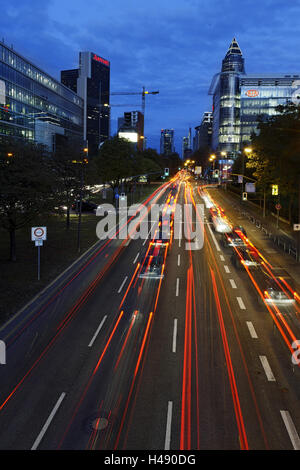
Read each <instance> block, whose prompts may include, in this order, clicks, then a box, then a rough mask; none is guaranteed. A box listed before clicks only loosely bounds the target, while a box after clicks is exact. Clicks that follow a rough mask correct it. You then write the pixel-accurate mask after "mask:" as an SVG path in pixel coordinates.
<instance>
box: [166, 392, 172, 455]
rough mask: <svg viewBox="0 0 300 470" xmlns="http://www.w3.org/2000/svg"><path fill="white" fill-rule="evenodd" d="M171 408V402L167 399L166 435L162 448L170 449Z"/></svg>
mask: <svg viewBox="0 0 300 470" xmlns="http://www.w3.org/2000/svg"><path fill="white" fill-rule="evenodd" d="M172 409H173V402H172V401H169V402H168V413H167V426H166V437H165V449H164V450H170V444H171V424H172Z"/></svg>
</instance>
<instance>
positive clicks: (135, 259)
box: [133, 252, 140, 264]
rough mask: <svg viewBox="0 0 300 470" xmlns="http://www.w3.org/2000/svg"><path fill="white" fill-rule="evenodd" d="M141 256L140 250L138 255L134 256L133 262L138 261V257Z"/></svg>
mask: <svg viewBox="0 0 300 470" xmlns="http://www.w3.org/2000/svg"><path fill="white" fill-rule="evenodd" d="M139 256H140V252H138V254H137V255H136V257H135V258H134V261H133V264H135V263H136V262H137V259H138V257H139Z"/></svg>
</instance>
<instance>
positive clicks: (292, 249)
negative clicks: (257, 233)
mask: <svg viewBox="0 0 300 470" xmlns="http://www.w3.org/2000/svg"><path fill="white" fill-rule="evenodd" d="M234 207H235V209H237V210H238V212H239V215H240V217H245V218H247V219H249V220H250V222H251V223H252V224H253V225H255V226H256V227H257V228H258V229H260V230H261V231H262V232H263V233H264V234H265V235H266V236H268V237H269V238H270V239H272V240H273V243H274V244H276V245H277V246H278V248H281V249H282V250H283V251H284V252H285V253H288V254H289V255H290V256H293V258H295V259H296V260H297V259H298V251H297V246H296V244H295V243H293V241H292V240H291V239H290V238H288V237H284V236H281V235H278V234H276V233H274V232H273V231H272V229H270V228H269V227H268V226H267V224H265V223H264V222H262V221H261V220H260V219H257V218H256V217H255V216H254V215H253V214H250V213H249V212H248V211H245V210H242V209H241V208H240V207H239V206H237V205H234Z"/></svg>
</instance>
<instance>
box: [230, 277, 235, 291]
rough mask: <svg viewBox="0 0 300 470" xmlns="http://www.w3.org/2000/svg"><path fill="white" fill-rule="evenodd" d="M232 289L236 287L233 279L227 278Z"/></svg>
mask: <svg viewBox="0 0 300 470" xmlns="http://www.w3.org/2000/svg"><path fill="white" fill-rule="evenodd" d="M229 282H230V284H231V287H232V289H237V287H236V283H235V281H234V279H229Z"/></svg>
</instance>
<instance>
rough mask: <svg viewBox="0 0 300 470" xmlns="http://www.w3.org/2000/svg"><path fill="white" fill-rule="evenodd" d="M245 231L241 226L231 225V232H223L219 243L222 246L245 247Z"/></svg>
mask: <svg viewBox="0 0 300 470" xmlns="http://www.w3.org/2000/svg"><path fill="white" fill-rule="evenodd" d="M244 237H246V231H245V230H244V229H243V227H241V226H237V227H233V229H232V231H231V232H228V233H226V232H224V233H222V236H221V245H222V246H223V247H224V248H232V247H235V246H239V247H246V246H247V244H246V242H245V240H244Z"/></svg>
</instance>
